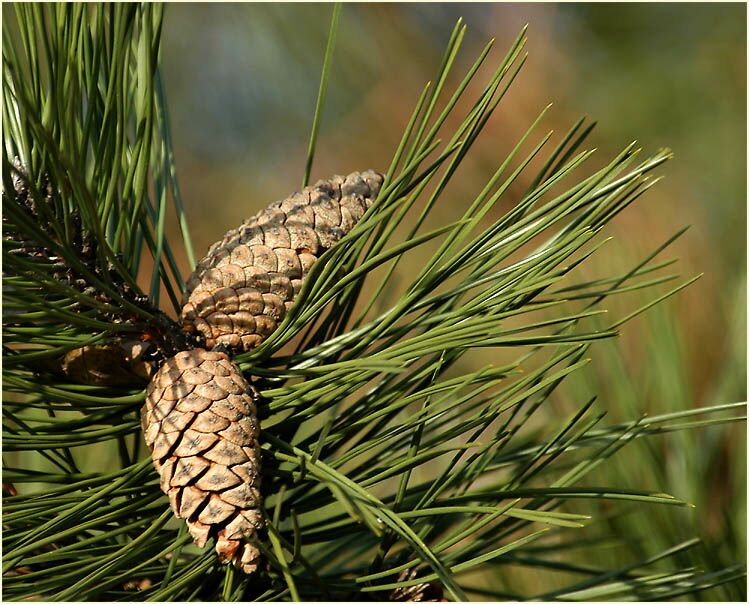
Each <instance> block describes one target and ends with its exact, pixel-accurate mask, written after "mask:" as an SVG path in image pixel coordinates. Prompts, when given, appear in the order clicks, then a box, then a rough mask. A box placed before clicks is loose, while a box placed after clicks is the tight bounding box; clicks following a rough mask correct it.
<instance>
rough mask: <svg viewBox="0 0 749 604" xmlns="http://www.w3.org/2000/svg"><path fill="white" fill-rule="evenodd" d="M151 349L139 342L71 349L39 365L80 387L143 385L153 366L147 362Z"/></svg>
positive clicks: (146, 343)
mask: <svg viewBox="0 0 749 604" xmlns="http://www.w3.org/2000/svg"><path fill="white" fill-rule="evenodd" d="M150 349H151V345H150V344H149V343H148V342H141V341H140V340H130V341H125V342H118V343H111V344H96V345H92V346H82V347H81V348H74V349H73V350H70V351H69V352H67V353H65V354H64V355H63V356H61V357H59V358H55V359H48V360H45V361H44V362H43V363H41V365H42V366H43V367H44V368H46V369H49V370H50V371H54V372H55V373H57V374H59V375H64V376H65V377H67V378H68V379H71V380H73V381H75V382H78V383H80V384H91V385H94V386H122V385H132V384H133V383H137V382H138V381H147V380H148V378H149V377H150V376H151V374H152V373H153V369H154V366H153V364H152V363H151V362H150V361H149V360H148V352H149V351H150Z"/></svg>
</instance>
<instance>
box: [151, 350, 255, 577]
mask: <svg viewBox="0 0 749 604" xmlns="http://www.w3.org/2000/svg"><path fill="white" fill-rule="evenodd" d="M146 393H147V396H146V403H145V405H143V408H142V410H141V424H142V427H143V434H144V436H145V441H146V444H147V445H148V446H149V447H150V449H151V457H152V458H153V462H154V465H155V466H156V470H157V471H158V473H159V475H160V476H161V489H162V490H163V491H164V492H165V493H166V494H167V495H168V497H169V502H170V503H171V506H172V510H174V513H175V515H176V516H177V517H178V518H183V519H184V520H185V521H186V522H187V528H188V529H189V531H190V534H191V535H192V537H193V539H194V540H195V543H196V544H197V545H198V547H203V546H205V544H206V541H207V540H208V538H209V537H214V538H215V539H216V551H217V552H218V557H219V560H220V561H221V562H223V563H228V562H232V563H233V564H234V565H235V566H238V567H239V568H241V569H242V570H243V571H244V572H246V573H251V572H253V571H255V569H256V568H257V564H258V558H259V556H260V552H259V551H258V549H257V548H256V547H255V546H253V545H251V544H250V543H246V542H244V539H243V538H244V537H250V536H252V535H253V534H255V532H256V531H258V530H259V529H261V528H262V527H263V518H262V515H261V513H260V510H259V506H260V491H259V490H258V487H259V486H260V447H259V444H258V436H259V431H260V430H259V425H258V420H257V412H256V408H255V403H254V400H253V395H254V391H253V389H252V387H251V386H250V384H248V383H247V381H246V380H245V379H244V377H243V376H242V373H241V372H240V371H239V368H238V367H237V366H236V365H235V364H234V363H232V362H231V361H230V360H229V357H228V356H227V355H226V354H225V353H223V352H208V351H207V350H203V349H195V350H189V351H184V352H180V353H178V354H177V355H175V356H174V357H172V358H170V359H169V360H167V361H166V362H165V363H164V365H163V366H162V367H161V369H159V371H158V372H157V373H156V374H155V375H154V377H153V379H152V380H151V382H150V384H149V385H148V389H147V391H146Z"/></svg>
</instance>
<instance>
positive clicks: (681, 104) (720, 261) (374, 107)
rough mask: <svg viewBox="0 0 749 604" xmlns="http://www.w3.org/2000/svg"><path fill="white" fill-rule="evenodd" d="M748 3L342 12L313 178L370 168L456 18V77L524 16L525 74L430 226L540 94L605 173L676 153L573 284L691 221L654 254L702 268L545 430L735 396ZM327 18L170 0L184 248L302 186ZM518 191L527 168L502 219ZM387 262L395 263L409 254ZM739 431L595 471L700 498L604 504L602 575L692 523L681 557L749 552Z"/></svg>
mask: <svg viewBox="0 0 749 604" xmlns="http://www.w3.org/2000/svg"><path fill="white" fill-rule="evenodd" d="M746 10H747V9H746V6H745V5H741V4H347V5H346V6H345V7H344V10H343V15H342V21H341V26H340V30H339V34H338V42H337V47H336V55H335V59H334V63H333V70H332V74H331V80H330V88H329V91H328V98H327V105H326V109H325V113H324V115H323V121H322V130H321V134H320V138H319V141H318V150H317V156H316V160H315V164H314V166H313V172H312V180H313V181H314V180H316V179H317V178H322V177H326V176H329V175H331V174H333V173H340V174H346V173H348V172H351V171H353V170H358V169H364V168H368V167H373V168H378V169H384V167H385V166H386V165H387V164H388V162H389V160H390V157H391V156H392V153H393V151H394V149H395V146H396V144H397V142H398V140H399V137H400V134H401V132H402V130H403V128H404V126H405V124H406V122H407V120H408V117H409V115H410V113H411V111H412V109H413V106H414V104H415V102H416V99H417V98H418V94H419V92H420V90H421V87H422V86H423V85H424V83H425V82H426V81H427V80H429V79H430V78H431V77H432V75H433V74H434V73H435V71H436V70H437V68H438V66H439V63H440V59H441V55H442V51H443V49H444V45H445V43H446V42H447V39H448V37H449V34H450V31H451V30H452V27H453V26H454V24H455V21H456V19H457V18H458V17H460V16H462V17H463V18H464V20H465V22H466V23H467V24H468V26H469V30H468V34H467V36H466V40H465V43H464V50H463V52H462V54H461V55H460V57H459V64H458V65H456V69H455V74H460V73H462V72H465V70H466V69H467V68H468V66H470V64H471V62H472V61H473V59H474V57H475V56H476V55H477V54H478V52H479V51H480V49H481V47H482V46H483V45H484V44H485V43H486V41H487V40H488V39H489V38H492V37H495V38H496V39H497V42H496V44H495V48H494V49H493V51H492V53H491V54H490V56H489V61H488V64H490V65H491V64H493V63H492V59H494V64H496V61H498V60H499V59H500V58H501V56H502V55H503V54H504V52H505V50H506V48H507V47H508V46H509V44H510V43H511V41H512V40H513V39H514V37H515V36H516V34H517V32H518V31H519V30H520V28H521V27H522V26H523V25H524V24H525V23H529V25H530V27H529V38H530V39H529V44H528V46H527V50H528V51H529V53H530V56H529V60H528V62H527V64H526V67H525V68H524V69H523V71H522V73H521V75H520V77H519V78H518V80H517V81H516V82H515V84H514V85H513V88H512V89H511V91H510V93H509V94H508V96H507V98H506V99H505V100H503V102H502V104H501V105H500V108H499V110H498V112H497V113H496V114H495V116H494V118H493V119H492V121H491V122H490V123H489V125H488V127H487V129H486V131H485V132H484V134H483V135H482V137H481V139H480V140H479V143H478V144H477V145H476V146H475V147H474V149H473V150H472V152H471V153H470V154H469V156H468V159H467V160H466V161H465V162H464V167H463V168H461V172H459V173H458V176H457V178H456V179H455V180H456V183H455V184H453V185H451V188H450V189H449V190H448V192H447V195H446V200H445V201H446V203H443V204H442V209H439V210H438V211H436V212H435V218H436V219H437V220H438V221H439V220H440V219H441V220H442V221H443V222H444V220H447V219H448V218H452V217H455V216H456V215H457V213H458V212H459V211H461V209H463V208H465V205H466V204H467V203H468V201H469V200H470V199H472V198H473V196H474V195H475V194H476V193H477V191H478V190H480V188H481V187H482V186H483V184H484V183H485V182H486V179H487V178H488V177H489V175H490V174H491V172H492V171H493V170H494V169H495V167H496V166H497V165H498V163H499V162H500V161H501V160H502V158H503V157H504V154H505V153H506V152H507V151H509V149H511V148H512V147H513V146H514V145H515V143H516V142H517V139H518V138H519V137H520V135H521V134H522V133H523V132H524V131H525V129H526V128H527V127H528V126H529V124H530V123H531V122H532V121H533V120H534V119H535V117H536V116H537V115H538V113H539V112H540V111H541V109H543V107H544V106H546V105H547V104H548V103H549V102H550V101H553V102H554V106H553V107H552V109H551V111H550V112H549V114H548V116H547V118H546V120H545V124H546V127H547V128H550V129H554V130H555V131H556V132H558V133H560V134H559V135H558V136H561V133H563V132H565V131H566V130H567V129H568V128H569V127H570V126H571V124H572V123H573V122H574V121H575V120H576V119H577V118H578V117H580V116H581V115H583V114H585V115H587V116H589V118H590V119H591V120H594V121H598V122H599V125H598V127H597V128H596V130H595V131H594V133H593V135H592V137H591V139H590V142H589V146H595V147H597V148H598V150H599V153H600V155H601V157H600V158H599V159H598V162H599V164H600V163H601V162H603V161H604V160H605V159H607V158H609V157H611V156H612V155H613V154H615V153H616V152H618V151H619V150H620V149H621V148H622V147H623V146H624V145H626V144H628V143H629V142H631V141H632V140H635V139H636V140H638V142H639V143H640V144H641V145H642V146H643V147H644V149H645V151H646V152H650V151H655V150H656V149H657V148H659V147H665V146H667V147H670V148H671V149H672V150H673V151H674V153H675V159H674V160H673V161H672V162H669V163H668V164H666V165H665V166H664V167H663V168H661V169H660V170H659V173H661V174H664V175H665V176H666V179H665V180H664V182H662V183H660V184H659V185H658V186H656V187H655V188H654V189H652V190H651V192H649V193H648V194H647V195H646V196H645V198H643V199H642V200H641V201H640V202H638V203H637V204H635V206H633V207H631V208H629V209H628V210H627V211H626V212H624V213H623V214H622V215H621V216H620V217H619V218H618V219H617V220H616V221H615V222H614V224H613V225H612V226H611V228H610V229H609V230H608V234H609V235H614V237H615V239H614V240H613V241H611V242H609V243H608V244H607V245H606V246H605V248H604V249H603V250H602V251H601V252H600V253H599V254H597V255H596V257H594V258H593V259H592V260H591V261H589V262H588V263H586V264H585V265H584V267H583V270H582V271H581V274H580V277H581V278H582V276H585V277H589V278H592V277H593V276H594V275H601V274H615V273H619V272H622V271H624V270H626V269H627V268H629V267H631V266H632V265H633V264H634V263H635V262H636V261H638V260H640V259H641V258H643V257H644V256H645V255H646V254H648V253H649V252H650V251H652V250H653V249H655V248H656V247H657V246H658V245H660V244H661V243H663V242H664V241H665V240H666V239H668V237H669V236H670V235H672V234H673V233H674V232H675V231H677V230H678V229H679V228H681V227H683V226H686V225H692V228H691V229H690V230H689V231H688V232H687V234H686V235H685V236H683V237H682V238H681V239H680V240H678V241H677V242H676V244H675V245H674V246H673V249H672V250H671V252H670V254H669V253H666V255H664V256H663V258H664V259H665V258H668V257H673V256H679V257H680V259H681V260H680V262H679V263H678V265H677V270H678V272H679V273H680V274H681V275H682V276H684V277H689V276H692V275H695V274H698V273H704V276H703V277H702V279H700V280H699V281H697V282H696V283H695V284H694V285H692V286H691V287H689V288H688V289H687V290H686V291H684V292H682V293H681V294H679V295H678V296H677V297H676V298H674V299H672V300H669V301H668V302H666V303H665V304H663V305H660V306H658V307H656V308H655V309H653V310H651V311H650V312H648V313H646V315H644V316H641V317H638V318H637V319H636V320H635V321H633V322H631V323H629V324H627V326H626V328H625V329H624V331H623V333H622V336H621V338H619V339H618V340H617V341H615V342H610V343H601V344H596V345H595V346H594V348H593V349H592V353H593V354H592V356H593V358H594V361H593V363H592V364H591V367H590V369H588V370H586V371H585V372H584V373H582V374H581V375H580V376H576V377H575V378H574V379H571V380H570V381H569V383H567V384H566V385H565V386H564V387H563V389H562V390H560V391H559V392H558V393H557V394H556V396H555V407H554V409H553V410H552V411H551V412H550V413H551V414H550V415H549V417H548V420H549V422H554V421H555V420H556V419H558V418H561V417H563V416H565V414H568V413H570V412H571V411H572V410H574V409H577V408H579V405H580V404H581V402H583V401H584V400H586V399H587V398H588V396H589V395H590V394H591V393H595V394H598V396H599V400H598V406H599V408H600V409H603V410H605V411H607V413H608V417H609V420H610V421H623V420H629V419H633V418H636V417H638V416H640V415H641V414H642V413H648V414H650V415H657V414H659V413H665V412H668V411H673V410H677V409H684V408H689V407H699V406H706V405H711V404H720V403H729V402H737V401H743V400H746V277H745V276H746V230H745V229H746V171H745V169H746V165H747V158H746V125H747V124H746V106H747V103H746V72H747V71H746V17H747V15H746ZM330 12H331V6H330V5H320V4H305V5H298V4H233V5H231V4H210V5H200V4H170V5H169V6H168V8H167V12H166V21H165V30H164V35H163V54H162V57H163V71H164V78H165V82H166V87H167V96H168V102H169V106H170V111H171V119H172V129H173V136H174V143H175V146H176V160H177V165H178V171H179V176H180V181H181V187H182V191H183V195H184V198H185V202H186V204H187V211H188V215H189V216H190V217H191V224H192V229H193V238H194V243H195V246H196V252H197V253H198V254H201V255H202V253H203V252H204V251H205V249H206V248H207V247H208V245H210V244H211V243H212V242H213V241H214V240H216V239H218V238H219V237H220V236H221V235H222V234H223V233H224V232H225V231H226V230H228V229H230V228H232V227H234V226H235V225H237V224H238V223H239V222H241V221H242V220H243V219H245V218H246V217H248V216H249V215H251V214H253V213H255V212H256V211H258V210H260V209H261V208H263V207H265V205H267V204H268V203H269V202H270V201H273V200H276V199H280V198H282V197H285V196H286V195H288V194H289V193H291V192H292V191H294V190H296V189H298V187H299V185H300V183H301V179H302V174H303V170H304V162H305V157H306V149H307V141H308V137H309V128H310V124H311V121H312V115H313V112H314V106H315V99H316V95H317V87H318V82H319V76H320V69H321V65H322V59H323V54H324V49H325V42H326V38H327V30H328V27H329V19H330ZM487 72H488V70H487ZM485 76H486V74H485ZM456 77H457V75H456ZM479 80H481V81H479V82H477V83H476V86H477V87H478V85H483V83H484V82H483V80H482V79H481V78H479ZM457 113H460V112H457ZM448 126H449V124H448ZM557 140H558V139H557ZM531 173H532V171H530V172H529V174H531ZM527 178H528V179H530V176H528V177H527ZM528 184H529V182H528V180H526V181H523V180H522V179H521V181H520V182H519V184H518V185H517V186H516V187H515V189H513V190H510V191H509V195H508V198H507V200H506V201H505V202H504V205H502V206H501V207H500V211H502V209H506V208H507V207H509V205H510V204H511V203H512V199H513V195H518V194H520V193H522V192H523V191H524V190H525V188H526V187H527V186H528ZM494 218H496V216H495V217H494ZM183 261H184V259H183ZM411 261H412V262H416V261H418V259H416V260H411ZM184 266H185V268H187V267H186V262H185V264H184ZM400 270H402V271H408V270H409V267H408V266H407V264H406V261H404V262H403V263H401V267H400ZM653 295H654V294H652V293H647V292H645V293H642V292H634V293H633V294H627V295H625V296H622V297H621V298H620V299H617V300H614V301H612V303H610V304H609V308H610V309H611V310H612V312H618V313H619V314H618V316H621V315H623V314H625V313H626V312H628V311H629V310H632V309H633V308H635V307H636V306H638V305H639V304H642V303H643V302H644V301H645V300H647V299H649V297H652V296H653ZM482 354H484V355H487V354H490V353H489V352H484V353H482ZM482 360H483V361H484V362H485V361H486V358H484V359H479V361H482ZM555 414H558V416H557V415H555ZM745 430H746V429H745V425H744V424H743V423H742V424H736V425H733V426H729V427H726V426H716V427H711V428H708V429H703V430H700V431H698V432H694V433H676V434H671V435H664V436H659V437H655V438H653V439H649V440H648V441H647V442H640V441H638V442H635V443H633V444H631V445H629V446H628V447H627V448H626V449H625V450H624V452H622V453H620V454H619V455H618V457H616V458H614V460H613V461H612V462H611V463H607V464H605V467H603V468H602V469H601V474H600V475H599V477H598V478H600V481H599V482H601V483H603V484H616V485H617V486H620V487H631V488H654V489H660V490H663V491H665V492H668V493H671V494H673V495H674V496H676V497H679V498H683V499H686V500H688V501H690V502H692V503H694V504H695V506H696V507H695V508H694V509H686V510H681V509H679V510H674V509H671V508H669V509H653V508H652V507H648V508H646V509H645V508H643V507H642V506H635V507H634V508H633V509H629V508H628V507H627V506H624V505H622V506H617V508H616V510H612V516H611V517H610V518H606V517H600V513H601V510H600V506H599V507H598V508H596V510H595V511H596V521H595V522H594V524H593V526H592V527H590V528H589V529H588V532H587V535H586V538H588V537H589V538H591V539H593V538H597V537H601V538H604V539H605V538H606V536H607V535H611V534H616V535H617V536H618V537H620V538H621V537H624V538H625V540H626V541H627V543H628V547H627V548H622V547H616V548H614V547H612V548H611V550H610V551H611V559H610V560H606V562H605V564H606V566H607V567H613V566H614V564H616V563H626V562H627V561H632V560H634V559H635V558H636V557H638V556H648V555H652V554H654V553H656V552H659V551H662V550H663V549H665V548H667V547H669V546H671V545H674V544H676V543H679V542H681V541H683V540H686V539H688V538H690V537H692V536H695V535H698V536H700V537H701V538H702V539H703V541H704V543H705V545H704V546H700V547H698V548H697V549H696V550H693V551H690V552H689V553H688V554H685V556H684V557H682V559H681V562H682V563H683V564H684V565H685V566H689V565H698V566H702V567H703V568H717V567H720V566H729V565H731V564H735V563H740V562H745V560H746V431H745ZM576 511H580V508H579V507H578V508H577V510H576ZM591 511H594V510H591ZM598 551H599V554H598V555H600V550H598ZM578 562H579V563H580V564H584V563H586V562H587V563H599V564H600V563H601V560H600V559H599V560H586V548H585V547H584V546H583V543H582V542H581V548H580V560H579V561H578ZM485 580H486V582H487V585H501V586H502V587H503V588H506V589H508V590H515V589H518V590H523V592H524V593H529V592H530V593H533V592H537V593H541V592H542V591H543V590H544V589H550V588H552V587H553V586H554V584H555V583H554V582H555V580H556V579H555V577H554V576H553V575H552V574H550V573H531V574H528V572H527V571H525V573H524V572H522V571H520V570H519V571H518V574H517V575H513V576H512V577H506V576H492V575H491V573H489V574H487V576H486V578H485ZM539 582H541V583H543V586H542V585H541V584H540V583H539ZM560 585H561V583H560ZM697 597H703V598H715V599H742V598H743V597H745V591H742V590H741V589H740V587H739V586H729V587H725V588H720V589H716V590H711V591H710V592H706V593H704V594H700V595H698V596H697Z"/></svg>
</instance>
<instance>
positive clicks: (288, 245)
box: [181, 170, 383, 351]
mask: <svg viewBox="0 0 749 604" xmlns="http://www.w3.org/2000/svg"><path fill="white" fill-rule="evenodd" d="M382 182H383V177H382V175H381V174H378V173H377V172H375V171H373V170H367V171H365V172H361V173H360V172H354V173H352V174H349V175H348V176H345V177H343V176H333V177H332V178H331V179H329V180H320V181H318V182H317V183H316V184H314V185H313V186H310V187H306V188H305V189H303V190H302V191H301V192H299V193H294V194H293V195H291V196H290V197H287V198H286V199H284V200H282V201H279V202H276V203H273V204H271V205H270V206H269V207H268V208H267V209H266V210H264V211H262V212H260V213H259V214H257V215H256V216H254V217H252V218H250V219H248V220H246V221H245V222H244V223H243V224H242V225H241V226H240V227H238V228H236V229H233V230H231V231H229V232H228V233H226V235H225V236H224V238H223V239H222V240H220V241H218V242H216V243H215V244H213V245H212V246H211V248H210V249H209V250H208V253H207V255H206V256H205V257H204V258H203V259H202V260H201V261H200V262H199V263H198V265H197V267H196V269H195V272H194V273H193V274H192V276H191V277H190V279H189V280H188V283H187V288H186V291H185V298H184V306H183V309H182V315H181V319H182V323H183V327H184V328H185V329H186V330H187V331H192V330H197V331H198V332H200V334H202V335H203V337H204V338H205V340H206V345H207V347H208V348H212V347H214V346H216V345H217V344H224V345H225V346H228V347H230V348H232V349H234V350H242V351H247V350H250V349H252V348H254V347H256V346H258V345H260V343H262V341H263V340H264V339H265V338H266V337H267V336H268V335H270V333H271V332H272V331H273V330H274V329H275V328H276V327H277V326H278V324H279V323H280V322H281V321H282V320H283V318H284V316H285V315H286V313H287V312H288V311H289V309H290V308H291V305H292V304H293V302H294V298H295V297H296V295H297V294H298V293H299V290H300V289H301V287H302V284H303V282H304V278H305V276H306V275H307V273H308V272H309V270H310V268H311V267H312V264H313V263H314V262H316V261H317V259H318V258H319V257H320V255H321V254H322V253H323V252H324V251H325V250H327V249H329V248H331V247H332V246H333V245H335V244H336V243H337V242H338V241H340V240H341V239H342V238H343V237H344V235H346V233H348V232H349V231H350V230H351V229H352V228H353V227H354V226H355V225H356V223H357V222H358V221H359V220H360V219H361V217H362V216H363V215H364V212H366V210H367V209H368V208H369V207H370V206H371V205H372V202H373V201H374V200H375V198H376V197H377V194H378V193H379V191H380V188H381V187H382Z"/></svg>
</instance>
